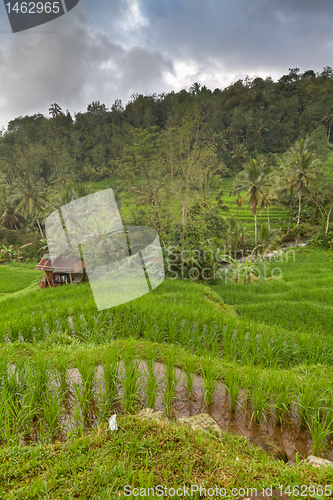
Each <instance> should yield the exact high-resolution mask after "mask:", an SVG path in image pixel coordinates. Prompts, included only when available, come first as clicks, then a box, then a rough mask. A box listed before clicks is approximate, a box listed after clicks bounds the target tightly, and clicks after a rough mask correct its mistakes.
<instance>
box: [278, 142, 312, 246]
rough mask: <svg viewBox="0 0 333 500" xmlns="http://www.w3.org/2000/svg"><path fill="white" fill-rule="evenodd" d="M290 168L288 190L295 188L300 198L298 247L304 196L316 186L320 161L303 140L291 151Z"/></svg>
mask: <svg viewBox="0 0 333 500" xmlns="http://www.w3.org/2000/svg"><path fill="white" fill-rule="evenodd" d="M290 152H291V158H290V166H289V168H288V169H287V171H286V179H287V182H286V188H291V187H292V188H293V191H294V192H296V193H297V196H298V215H297V224H296V246H297V244H298V232H299V223H300V218H301V210H302V196H303V194H304V191H305V190H306V188H307V187H308V186H309V187H314V186H315V185H316V175H317V173H318V170H319V164H320V161H319V160H318V159H317V158H316V155H315V154H313V153H310V152H309V151H308V150H307V141H306V140H304V139H301V140H300V141H296V142H295V145H294V147H293V148H291V150H290Z"/></svg>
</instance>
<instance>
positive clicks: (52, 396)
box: [40, 388, 62, 442]
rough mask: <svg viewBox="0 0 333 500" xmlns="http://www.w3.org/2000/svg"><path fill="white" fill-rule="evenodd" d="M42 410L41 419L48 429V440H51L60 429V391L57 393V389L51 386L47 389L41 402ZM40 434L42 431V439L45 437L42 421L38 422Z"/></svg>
mask: <svg viewBox="0 0 333 500" xmlns="http://www.w3.org/2000/svg"><path fill="white" fill-rule="evenodd" d="M41 406H42V410H43V419H44V422H45V424H46V427H47V431H48V440H49V441H51V442H53V441H54V440H55V438H56V437H57V435H58V433H59V430H60V423H59V418H60V415H61V412H62V392H60V395H58V391H57V390H56V389H55V388H53V389H49V390H48V391H47V392H46V394H45V397H44V398H43V400H42V402H41ZM40 425H41V435H42V433H43V437H44V440H45V438H46V436H45V433H44V432H43V421H42V420H41V422H40Z"/></svg>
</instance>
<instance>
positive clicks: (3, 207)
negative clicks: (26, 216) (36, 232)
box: [0, 188, 22, 232]
mask: <svg viewBox="0 0 333 500" xmlns="http://www.w3.org/2000/svg"><path fill="white" fill-rule="evenodd" d="M18 216H19V217H18ZM0 223H1V225H2V226H4V227H10V228H11V229H13V227H15V229H16V231H17V232H18V229H17V225H19V226H21V227H22V214H21V213H20V212H18V211H17V209H16V208H15V207H14V205H13V203H12V201H11V196H10V195H8V194H7V191H6V189H4V188H3V189H1V191H0Z"/></svg>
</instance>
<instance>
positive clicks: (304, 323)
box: [212, 248, 333, 362]
mask: <svg viewBox="0 0 333 500" xmlns="http://www.w3.org/2000/svg"><path fill="white" fill-rule="evenodd" d="M293 252H294V250H289V251H288V253H287V254H285V255H284V257H283V261H275V262H274V261H272V262H268V261H267V262H266V263H265V266H266V268H267V271H266V274H267V277H269V276H270V275H271V272H272V271H273V269H274V268H280V269H281V271H282V277H281V279H278V280H268V281H263V282H258V283H256V282H253V283H250V284H248V285H243V284H241V283H238V284H235V283H234V282H232V281H231V280H230V281H228V282H227V283H223V284H222V283H221V284H220V285H218V286H212V289H213V290H214V291H216V292H217V293H219V294H220V296H221V298H222V300H225V301H226V300H227V299H228V303H229V304H232V305H233V306H234V307H235V309H236V311H237V313H238V314H239V316H240V317H241V318H244V319H248V320H251V321H255V322H261V323H264V324H266V325H275V326H278V327H280V328H282V329H284V330H289V331H292V332H297V331H298V332H308V333H311V334H312V335H313V334H316V335H318V337H317V338H318V339H320V340H321V339H322V337H325V335H328V334H330V333H331V331H332V324H333V288H332V280H333V260H332V257H333V255H332V252H330V251H326V250H313V249H308V248H302V249H301V250H300V251H299V253H297V254H296V253H293ZM286 255H287V256H286ZM287 258H288V261H287ZM293 259H295V260H294V261H293ZM276 274H278V273H276ZM320 340H319V341H320ZM313 362H316V360H315V359H314V360H313Z"/></svg>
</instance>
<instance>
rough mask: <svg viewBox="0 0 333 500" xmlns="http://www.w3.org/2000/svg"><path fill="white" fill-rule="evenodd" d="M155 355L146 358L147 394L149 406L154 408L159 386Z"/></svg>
mask: <svg viewBox="0 0 333 500" xmlns="http://www.w3.org/2000/svg"><path fill="white" fill-rule="evenodd" d="M155 362H156V358H155V356H151V357H149V358H148V359H147V360H146V367H147V373H146V394H147V406H148V408H154V407H155V403H156V390H157V388H158V386H159V382H158V379H157V374H156V373H155Z"/></svg>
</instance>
